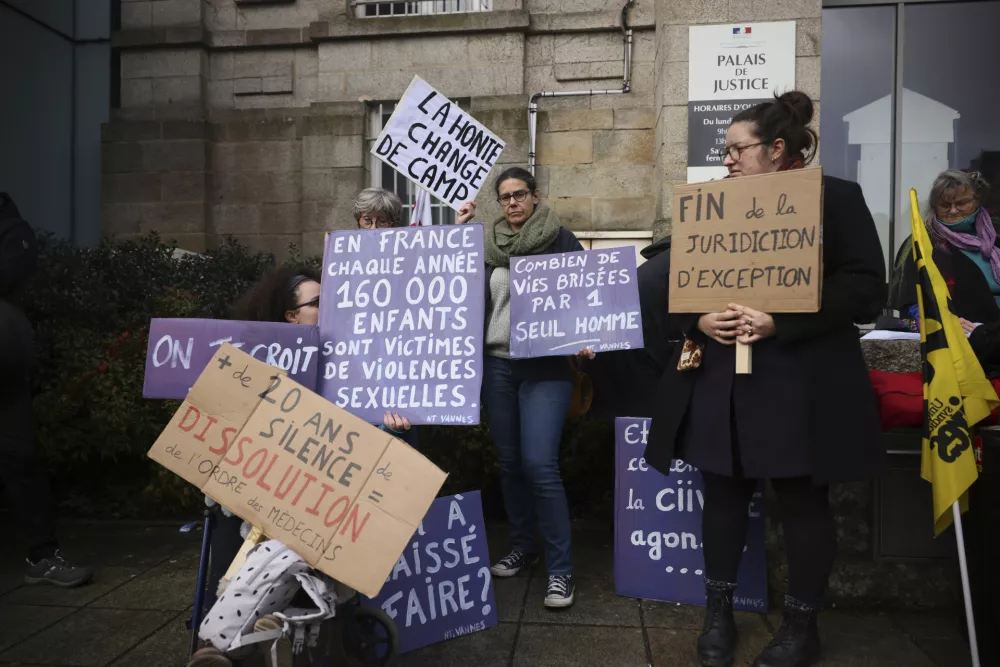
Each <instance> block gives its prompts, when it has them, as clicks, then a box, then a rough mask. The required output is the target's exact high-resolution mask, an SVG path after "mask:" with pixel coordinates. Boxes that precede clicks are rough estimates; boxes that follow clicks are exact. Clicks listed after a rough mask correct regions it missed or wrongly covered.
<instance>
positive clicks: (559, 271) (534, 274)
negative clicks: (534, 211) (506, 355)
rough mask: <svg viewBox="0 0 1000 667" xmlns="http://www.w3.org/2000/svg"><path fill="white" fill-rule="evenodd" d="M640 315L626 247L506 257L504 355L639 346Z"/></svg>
mask: <svg viewBox="0 0 1000 667" xmlns="http://www.w3.org/2000/svg"><path fill="white" fill-rule="evenodd" d="M642 345H643V343H642V316H641V315H640V313H639V285H638V283H637V282H636V272H635V251H634V250H633V249H632V248H631V247H622V248H607V249H601V250H581V251H577V252H566V253H559V254H555V255H531V256H529V257H512V258H511V260H510V355H511V356H512V357H515V358H524V357H550V356H562V355H571V354H576V353H577V352H579V351H580V350H582V349H583V348H585V347H591V348H593V350H594V352H610V351H612V350H633V349H637V348H641V347H642Z"/></svg>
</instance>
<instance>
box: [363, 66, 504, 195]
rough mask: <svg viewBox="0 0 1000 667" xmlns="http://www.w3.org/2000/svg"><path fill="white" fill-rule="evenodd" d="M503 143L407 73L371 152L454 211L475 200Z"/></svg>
mask: <svg viewBox="0 0 1000 667" xmlns="http://www.w3.org/2000/svg"><path fill="white" fill-rule="evenodd" d="M503 149H504V142H503V140H502V139H500V138H499V137H498V136H496V135H495V134H493V133H492V132H490V131H489V130H488V129H486V127H485V126H484V125H481V124H480V123H479V122H477V121H476V119H474V118H473V117H472V116H470V115H469V114H468V113H466V112H465V111H462V109H460V108H459V106H458V105H457V104H455V103H454V102H452V101H451V100H449V99H448V98H447V97H445V96H444V95H442V94H441V93H439V92H438V91H436V90H434V88H432V87H431V86H430V85H429V84H428V83H427V82H426V81H424V80H423V79H421V78H420V77H419V76H415V77H413V81H411V82H410V86H409V87H408V88H407V89H406V93H405V94H404V95H403V99H401V100H400V101H399V104H397V105H396V110H395V111H394V112H393V114H392V117H390V118H389V122H388V123H386V124H385V128H384V129H383V130H382V133H381V134H380V135H378V139H377V140H376V141H375V145H374V146H372V151H371V152H372V154H373V155H375V156H376V157H377V158H378V159H380V160H382V161H383V162H385V163H386V164H387V165H389V166H390V167H392V168H393V169H395V170H396V171H398V172H399V173H400V174H402V175H403V176H405V177H406V178H408V179H410V180H411V181H413V182H414V183H416V184H417V185H419V186H420V187H421V188H423V189H425V190H427V191H428V192H430V193H431V194H432V195H434V196H435V197H437V198H438V199H440V200H441V201H443V202H445V203H446V204H448V206H450V207H452V208H453V209H455V210H456V211H457V210H458V209H459V208H461V206H462V204H463V203H465V202H467V201H469V200H470V199H475V198H476V195H478V194H479V190H480V188H482V187H483V183H485V182H486V177H487V176H488V175H489V173H490V169H492V168H493V165H495V164H496V162H497V159H498V158H499V157H500V153H501V152H502V151H503Z"/></svg>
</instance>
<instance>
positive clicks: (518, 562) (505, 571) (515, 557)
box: [490, 551, 538, 577]
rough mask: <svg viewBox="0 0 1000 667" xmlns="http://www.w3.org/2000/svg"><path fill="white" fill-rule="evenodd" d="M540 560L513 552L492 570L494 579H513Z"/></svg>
mask: <svg viewBox="0 0 1000 667" xmlns="http://www.w3.org/2000/svg"><path fill="white" fill-rule="evenodd" d="M536 560H538V557H537V556H534V555H528V554H525V553H522V552H520V551H511V552H510V553H509V554H507V555H506V556H504V557H503V558H501V559H500V561H499V562H497V564H496V565H494V566H493V567H491V568H490V572H492V573H493V576H494V577H513V576H514V575H516V574H517V573H518V572H520V571H521V570H523V569H524V568H526V567H531V566H532V565H534V564H535V561H536Z"/></svg>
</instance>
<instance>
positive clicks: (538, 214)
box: [485, 204, 561, 266]
mask: <svg viewBox="0 0 1000 667" xmlns="http://www.w3.org/2000/svg"><path fill="white" fill-rule="evenodd" d="M560 228H561V225H560V224H559V218H558V216H556V214H555V213H553V212H552V209H550V208H549V207H548V206H545V205H544V204H539V205H538V206H536V207H535V212H534V213H532V214H531V217H530V218H528V219H527V220H526V221H525V222H524V224H523V225H521V229H519V230H518V231H516V232H515V231H514V230H513V229H511V227H510V223H509V222H507V219H506V218H499V219H497V220H495V221H494V222H493V224H492V225H489V226H488V227H487V228H486V238H485V250H486V263H487V264H489V265H490V266H510V258H511V257H520V256H522V255H537V254H538V253H540V252H542V251H543V250H545V249H546V248H548V247H549V246H550V245H552V242H553V241H555V240H556V236H558V235H559V229H560Z"/></svg>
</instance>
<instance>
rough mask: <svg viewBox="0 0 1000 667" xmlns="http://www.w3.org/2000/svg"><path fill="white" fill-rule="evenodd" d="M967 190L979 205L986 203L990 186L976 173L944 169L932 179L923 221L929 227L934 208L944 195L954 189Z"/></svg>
mask: <svg viewBox="0 0 1000 667" xmlns="http://www.w3.org/2000/svg"><path fill="white" fill-rule="evenodd" d="M963 188H968V190H969V191H970V192H972V194H973V196H974V197H975V198H976V201H978V202H979V203H980V204H982V203H983V202H984V201H986V197H987V195H989V193H990V184H989V182H988V181H987V180H986V179H985V178H983V175H982V174H980V173H979V172H978V171H961V170H959V169H945V170H944V171H942V172H941V173H940V174H938V177H937V178H935V179H934V184H933V185H932V186H931V195H930V197H928V198H927V209H926V210H925V211H924V220H925V221H926V222H927V224H928V225H929V224H930V223H931V222H933V221H934V219H935V216H936V215H937V214H936V213H935V207H936V206H937V204H938V203H940V202H941V201H942V199H943V198H944V196H945V194H946V193H948V192H951V191H952V190H955V189H963Z"/></svg>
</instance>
